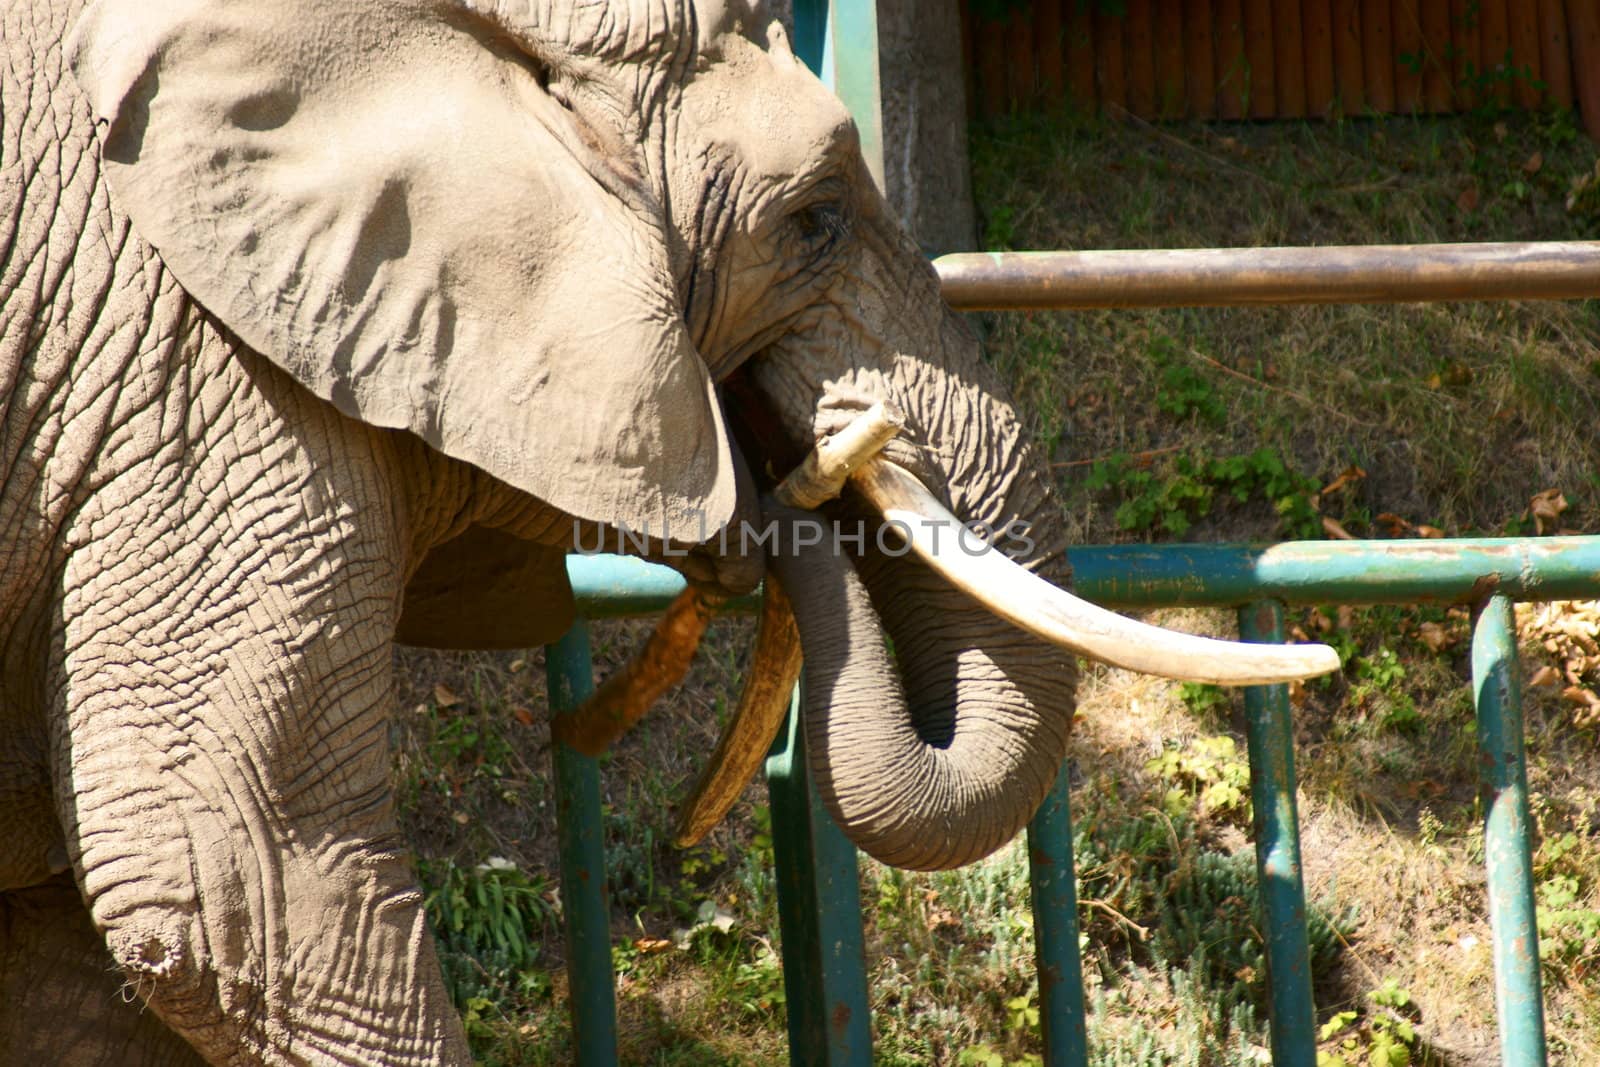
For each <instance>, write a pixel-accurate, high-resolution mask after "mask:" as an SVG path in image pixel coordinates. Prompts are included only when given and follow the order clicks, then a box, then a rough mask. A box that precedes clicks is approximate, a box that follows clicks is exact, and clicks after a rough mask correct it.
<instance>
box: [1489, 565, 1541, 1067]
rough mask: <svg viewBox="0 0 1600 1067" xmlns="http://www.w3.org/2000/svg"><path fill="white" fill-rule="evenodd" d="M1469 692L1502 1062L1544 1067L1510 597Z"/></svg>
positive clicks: (1496, 613)
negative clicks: (1475, 716) (1475, 735)
mask: <svg viewBox="0 0 1600 1067" xmlns="http://www.w3.org/2000/svg"><path fill="white" fill-rule="evenodd" d="M1472 692H1473V697H1474V699H1475V702H1476V704H1477V708H1478V753H1479V760H1478V766H1479V775H1480V777H1479V785H1478V788H1479V793H1480V796H1481V797H1482V800H1483V816H1484V827H1483V852H1484V857H1485V859H1486V861H1487V863H1488V867H1489V923H1490V927H1491V929H1492V930H1493V931H1494V992H1495V1005H1496V1008H1497V1009H1498V1014H1499V1016H1500V1062H1501V1063H1504V1064H1506V1065H1507V1067H1513V1065H1514V1067H1529V1065H1532V1064H1543V1063H1544V1062H1545V1040H1544V1008H1543V1001H1542V1000H1541V989H1540V982H1539V928H1538V924H1537V920H1536V918H1535V913H1534V894H1533V855H1532V850H1531V846H1530V843H1529V837H1530V833H1531V830H1532V826H1531V821H1530V819H1529V817H1528V776H1527V758H1526V753H1525V751H1524V748H1523V740H1522V683H1521V679H1520V678H1519V677H1518V668H1517V631H1516V625H1515V621H1514V619H1513V615H1512V608H1511V601H1510V599H1509V598H1507V597H1504V596H1492V597H1490V598H1489V600H1488V603H1486V604H1485V605H1484V606H1483V609H1482V611H1481V612H1480V613H1479V615H1478V620H1477V623H1476V624H1475V625H1474V626H1473V630H1472Z"/></svg>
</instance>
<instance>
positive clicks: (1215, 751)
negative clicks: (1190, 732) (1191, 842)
mask: <svg viewBox="0 0 1600 1067" xmlns="http://www.w3.org/2000/svg"><path fill="white" fill-rule="evenodd" d="M1145 769H1146V770H1148V771H1150V772H1151V773H1152V774H1155V775H1157V776H1158V777H1160V778H1161V779H1162V780H1164V781H1167V782H1171V783H1173V784H1172V785H1171V786H1170V787H1169V788H1168V789H1167V792H1166V796H1165V798H1164V800H1163V807H1164V808H1165V809H1166V811H1167V812H1168V813H1169V814H1172V815H1188V814H1190V813H1191V812H1192V811H1193V810H1194V809H1195V806H1196V804H1198V805H1199V809H1200V810H1201V811H1202V812H1203V813H1205V814H1211V815H1222V816H1224V817H1226V816H1229V815H1232V816H1236V817H1237V818H1239V819H1240V820H1242V821H1248V820H1249V818H1250V765H1249V764H1248V763H1247V762H1246V761H1245V760H1244V759H1243V758H1242V757H1241V756H1240V755H1239V750H1238V744H1237V743H1236V742H1235V741H1234V739H1233V738H1231V737H1229V736H1228V735H1226V734H1219V735H1218V736H1216V737H1197V738H1195V739H1194V740H1192V741H1190V742H1189V743H1188V744H1187V745H1184V746H1182V747H1179V746H1177V745H1171V746H1169V747H1168V748H1167V749H1166V751H1164V752H1162V753H1161V755H1159V756H1157V757H1156V758H1155V759H1152V760H1150V761H1149V762H1148V763H1146V764H1145Z"/></svg>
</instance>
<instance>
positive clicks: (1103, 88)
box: [1094, 5, 1128, 118]
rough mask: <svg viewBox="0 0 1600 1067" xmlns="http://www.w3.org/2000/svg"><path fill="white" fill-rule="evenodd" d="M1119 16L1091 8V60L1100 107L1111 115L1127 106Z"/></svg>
mask: <svg viewBox="0 0 1600 1067" xmlns="http://www.w3.org/2000/svg"><path fill="white" fill-rule="evenodd" d="M1122 26H1123V22H1122V16H1121V15H1114V14H1111V13H1110V12H1108V11H1104V10H1102V9H1101V8H1100V7H1099V6H1098V5H1096V6H1095V9H1094V64H1095V74H1096V76H1097V77H1096V81H1097V83H1098V84H1099V87H1100V94H1099V95H1100V107H1101V108H1102V109H1104V111H1105V113H1106V114H1108V115H1111V116H1113V117H1119V118H1120V117H1121V116H1122V113H1123V112H1125V111H1127V110H1128V79H1127V72H1126V71H1125V70H1124V67H1123V64H1124V63H1125V61H1126V59H1125V56H1124V55H1123V51H1122Z"/></svg>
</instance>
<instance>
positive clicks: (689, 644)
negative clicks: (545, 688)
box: [550, 403, 905, 836]
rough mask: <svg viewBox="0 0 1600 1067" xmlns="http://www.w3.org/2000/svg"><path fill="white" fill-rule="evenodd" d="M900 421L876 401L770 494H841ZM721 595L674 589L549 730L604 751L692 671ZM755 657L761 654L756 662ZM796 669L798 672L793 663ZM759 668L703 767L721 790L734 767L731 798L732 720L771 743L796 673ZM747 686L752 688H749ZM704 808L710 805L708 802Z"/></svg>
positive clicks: (808, 500) (590, 752) (811, 499)
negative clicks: (781, 679) (611, 668)
mask: <svg viewBox="0 0 1600 1067" xmlns="http://www.w3.org/2000/svg"><path fill="white" fill-rule="evenodd" d="M904 426H905V422H904V420H903V419H902V418H901V417H900V416H899V415H898V414H896V413H895V412H894V411H893V410H891V409H890V408H889V407H888V406H887V405H885V404H882V403H879V404H874V405H873V406H872V407H870V408H868V409H867V410H866V411H864V412H862V413H861V414H860V415H859V416H857V417H856V418H855V419H854V420H853V421H852V422H851V423H850V424H849V425H848V426H846V427H845V428H844V429H842V430H840V431H839V432H838V433H836V434H833V435H832V436H830V437H827V438H825V439H823V440H822V441H819V442H818V443H817V445H816V447H815V448H813V449H812V450H811V451H810V452H809V453H808V454H807V455H806V458H805V460H804V461H802V462H801V464H800V465H799V466H798V467H796V468H795V469H794V470H793V471H791V472H790V473H789V475H788V477H786V478H784V480H783V481H782V482H780V483H779V485H778V487H777V489H776V490H774V495H775V496H776V497H777V499H778V501H779V502H780V503H782V504H785V505H786V506H789V507H799V508H815V507H819V506H821V505H822V504H824V503H826V502H827V501H829V500H832V499H833V498H834V497H836V496H838V495H839V493H840V491H841V490H842V489H843V488H844V484H845V482H846V481H847V480H848V479H849V477H850V474H851V472H852V471H854V470H855V469H856V468H857V467H859V466H861V465H862V464H863V463H866V462H868V461H870V460H871V459H872V457H873V456H875V455H877V454H878V452H879V450H880V449H882V448H883V446H884V445H885V444H886V443H888V441H889V440H890V439H891V438H893V437H894V436H895V435H896V434H898V433H899V432H900V431H901V429H902V428H903V427H904ZM778 599H779V600H780V601H781V608H780V606H779V605H776V604H774V603H773V598H772V597H771V596H770V595H769V596H768V597H767V598H766V600H765V601H764V603H763V608H762V612H763V614H762V619H763V624H762V629H761V631H758V633H757V639H756V640H757V651H758V652H759V651H760V649H761V633H762V632H766V631H770V632H771V634H772V637H771V640H772V641H773V642H778V641H779V640H780V638H781V636H782V634H783V633H784V632H785V631H784V630H783V628H782V627H780V626H779V625H778V624H776V623H774V624H773V625H772V626H770V627H769V626H767V625H766V613H767V612H768V611H769V610H771V611H779V610H782V611H784V612H787V610H788V607H787V605H788V601H787V600H786V599H783V598H782V596H781V594H779V598H778ZM721 603H722V602H721V600H720V599H719V598H716V597H712V596H709V595H707V594H705V593H702V592H700V591H698V590H695V589H685V590H684V591H683V592H682V593H679V594H678V596H677V599H675V600H673V602H672V604H671V606H669V607H668V608H667V611H666V613H665V614H664V615H663V616H662V617H661V621H660V622H659V623H657V624H656V629H655V632H654V633H653V634H651V635H650V639H649V640H648V641H647V642H646V643H645V646H644V648H643V649H642V650H641V651H640V652H639V653H638V654H636V655H635V656H634V657H633V658H632V659H631V660H629V661H628V663H627V664H626V665H625V666H624V667H623V668H622V669H621V670H619V671H618V672H617V673H616V674H613V675H612V676H611V677H610V678H607V679H606V680H605V682H604V684H602V685H601V686H600V688H599V689H597V690H595V692H594V695H593V696H591V697H590V698H589V699H588V700H586V701H584V702H583V705H582V706H581V707H579V708H577V709H576V710H574V711H573V712H571V713H570V714H568V715H562V716H559V717H558V718H556V719H555V720H554V722H553V723H552V724H551V728H550V732H551V735H552V736H553V737H554V738H555V739H556V740H557V741H560V742H563V743H565V744H566V745H568V746H569V747H570V748H572V749H574V750H576V751H578V752H581V753H583V754H584V755H585V756H599V755H600V754H601V753H603V752H604V751H605V750H606V749H607V748H609V747H610V746H611V743H612V742H613V741H615V740H616V739H617V738H619V737H621V736H622V735H623V733H625V732H626V731H627V730H628V729H629V728H630V727H632V726H633V724H634V723H636V722H638V721H639V720H640V719H641V718H643V717H644V715H645V713H646V712H648V711H649V710H650V707H651V705H653V704H654V703H655V702H656V701H657V700H659V699H661V697H662V695H663V694H665V693H666V692H667V690H669V689H672V688H673V687H674V686H676V685H677V684H678V683H679V682H681V681H683V679H684V676H685V675H687V674H688V673H689V665H690V663H691V662H692V661H693V660H694V654H695V652H696V651H698V650H699V648H700V638H701V637H702V636H704V634H705V630H706V625H707V623H709V622H710V620H711V615H712V613H713V612H714V611H715V610H716V609H717V608H718V607H719V606H721ZM787 628H788V630H789V631H793V629H794V622H793V620H792V619H791V620H789V622H788V624H787ZM798 641H799V638H798V637H795V638H794V643H795V650H794V651H793V652H792V653H783V656H782V657H779V651H780V650H781V645H779V644H776V643H775V644H774V645H773V646H772V647H773V649H774V651H773V657H774V658H773V668H772V669H776V667H777V665H778V664H780V663H787V662H788V658H787V657H788V656H790V655H792V656H793V657H794V658H795V659H796V660H798V656H799V651H798ZM759 663H760V660H759V659H758V660H757V665H759ZM794 671H795V674H796V676H798V672H799V668H798V666H797V667H795V668H794ZM760 674H761V672H760V671H758V670H757V669H756V665H753V666H752V668H751V672H750V674H749V675H748V676H746V679H745V687H746V690H747V691H746V693H745V694H743V695H741V697H740V699H739V709H740V711H739V714H737V715H735V717H734V719H733V720H732V721H731V722H730V723H729V725H728V728H727V731H726V732H725V733H724V736H723V739H722V740H721V741H719V742H718V744H717V749H716V754H714V755H713V757H712V760H711V762H710V763H708V764H707V766H706V769H705V770H704V771H703V772H702V775H701V779H702V784H703V785H706V786H707V787H709V786H710V782H711V780H712V779H716V784H715V788H716V790H717V791H718V792H717V795H718V796H720V795H721V793H722V791H723V790H724V789H725V788H727V786H726V784H725V783H724V782H723V781H722V780H721V779H722V778H724V777H727V776H731V775H733V774H735V773H739V774H742V775H743V777H742V778H741V779H740V780H739V782H738V784H737V786H736V787H734V788H733V792H732V794H731V796H730V797H729V799H728V801H727V803H728V804H731V803H732V802H733V800H732V798H733V797H736V796H738V793H739V790H741V789H743V788H744V783H745V782H746V781H748V780H749V777H750V775H751V774H753V773H754V771H755V763H749V765H748V766H745V755H744V753H743V751H742V749H741V751H740V753H739V758H740V760H741V763H740V764H739V765H738V766H737V767H736V766H734V765H731V764H730V765H729V766H728V767H727V769H722V768H721V760H719V758H718V756H719V755H720V754H722V753H723V751H724V747H725V745H726V743H727V733H728V732H732V731H733V730H735V729H736V728H737V729H740V730H742V731H744V732H745V733H750V732H751V731H754V730H757V729H759V730H765V731H767V733H766V740H765V741H763V742H762V743H761V744H760V746H759V751H761V752H765V751H766V747H767V745H770V744H771V743H772V738H773V736H774V735H775V734H776V733H777V730H778V724H779V723H781V722H782V721H783V713H784V712H785V711H786V710H787V708H788V700H789V690H790V689H792V688H794V679H793V678H791V679H790V680H789V682H788V684H787V685H786V686H784V687H783V688H782V690H781V691H778V690H774V689H773V688H772V686H770V685H768V684H767V683H766V682H765V681H764V680H762V679H761V677H760ZM752 689H754V690H755V691H756V692H754V693H751V692H749V690H752ZM747 708H748V709H749V710H748V711H746V710H745V709H747ZM747 714H748V715H750V716H752V718H751V719H750V723H749V724H748V725H745V726H741V725H740V722H741V720H742V719H743V718H744V716H745V715H747ZM752 736H753V734H752ZM740 768H742V770H741V769H740ZM696 789H697V791H699V790H700V789H701V787H700V786H697V787H696ZM720 802H721V801H720V800H718V801H709V800H708V801H707V803H708V804H709V803H720ZM686 810H687V809H686ZM705 810H707V811H709V810H710V809H709V807H707V808H706V809H705ZM726 812H727V806H726V805H724V806H723V808H722V809H721V810H720V811H719V812H717V814H716V816H715V817H714V818H712V819H711V822H710V823H707V824H706V827H705V829H703V830H701V831H700V834H701V836H704V834H705V832H706V830H709V829H710V827H711V825H713V824H714V823H715V822H716V821H717V820H718V819H721V818H722V816H723V815H724V814H725V813H726ZM682 825H687V823H684V824H682Z"/></svg>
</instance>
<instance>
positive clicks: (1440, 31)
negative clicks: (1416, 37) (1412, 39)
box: [1422, 0, 1454, 115]
mask: <svg viewBox="0 0 1600 1067" xmlns="http://www.w3.org/2000/svg"><path fill="white" fill-rule="evenodd" d="M1422 56H1423V59H1422V102H1423V103H1424V104H1425V105H1426V106H1427V108H1428V110H1429V111H1430V112H1432V113H1434V114H1435V115H1437V114H1439V113H1440V112H1443V111H1449V110H1450V106H1451V102H1452V100H1453V97H1454V94H1452V93H1451V92H1450V82H1451V74H1450V0H1422Z"/></svg>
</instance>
